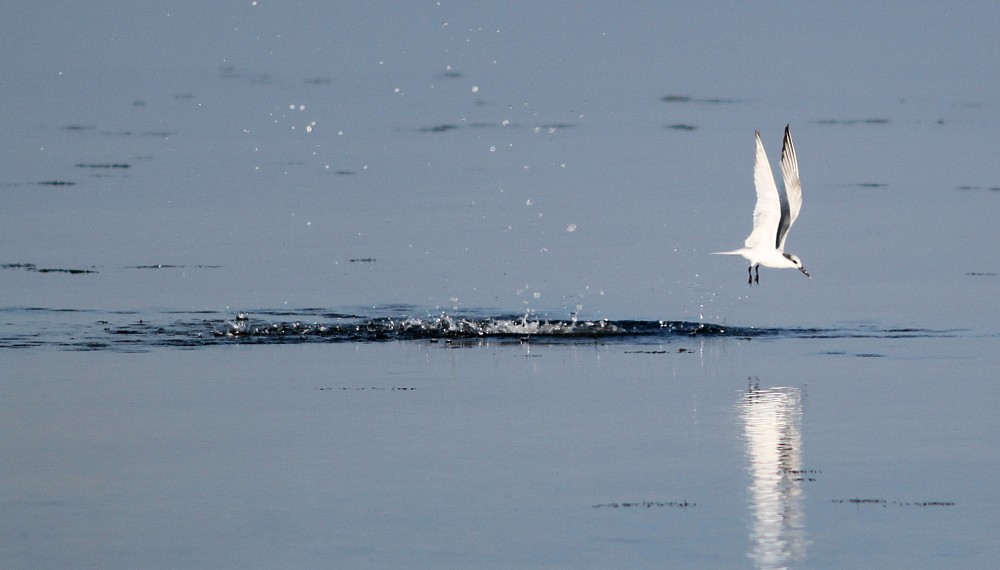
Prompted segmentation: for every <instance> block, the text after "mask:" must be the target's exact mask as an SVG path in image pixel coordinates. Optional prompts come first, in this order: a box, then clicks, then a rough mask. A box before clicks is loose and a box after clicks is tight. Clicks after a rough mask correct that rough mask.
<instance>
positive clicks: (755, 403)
mask: <svg viewBox="0 0 1000 570" xmlns="http://www.w3.org/2000/svg"><path fill="white" fill-rule="evenodd" d="M739 411H740V417H741V418H742V420H743V432H744V436H745V439H746V441H745V445H746V457H747V469H748V471H749V473H750V508H751V510H752V513H753V516H752V521H753V522H752V528H751V531H750V539H751V550H750V558H752V559H753V561H754V562H755V563H756V566H757V567H758V568H786V567H788V565H789V564H790V563H791V562H794V561H796V560H801V559H803V558H804V557H805V553H806V552H805V550H806V540H805V529H804V517H803V512H802V393H801V391H800V389H799V388H787V387H781V388H761V387H760V385H759V381H758V380H757V379H756V378H753V379H751V380H750V386H749V387H748V389H747V391H746V392H745V393H744V394H743V395H742V397H741V398H740V402H739Z"/></svg>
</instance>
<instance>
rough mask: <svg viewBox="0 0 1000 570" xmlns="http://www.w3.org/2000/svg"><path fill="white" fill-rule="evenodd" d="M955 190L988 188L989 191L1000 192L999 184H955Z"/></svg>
mask: <svg viewBox="0 0 1000 570" xmlns="http://www.w3.org/2000/svg"><path fill="white" fill-rule="evenodd" d="M955 189H956V190H989V191H990V192H1000V186H969V185H963V186H956V187H955Z"/></svg>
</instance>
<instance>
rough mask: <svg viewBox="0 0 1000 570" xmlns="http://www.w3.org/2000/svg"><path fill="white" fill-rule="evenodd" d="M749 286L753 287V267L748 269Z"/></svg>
mask: <svg viewBox="0 0 1000 570" xmlns="http://www.w3.org/2000/svg"><path fill="white" fill-rule="evenodd" d="M747 285H753V265H751V266H750V267H747Z"/></svg>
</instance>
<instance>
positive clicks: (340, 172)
mask: <svg viewBox="0 0 1000 570" xmlns="http://www.w3.org/2000/svg"><path fill="white" fill-rule="evenodd" d="M333 173H334V174H336V175H337V176H353V175H355V174H357V171H354V170H334V171H333Z"/></svg>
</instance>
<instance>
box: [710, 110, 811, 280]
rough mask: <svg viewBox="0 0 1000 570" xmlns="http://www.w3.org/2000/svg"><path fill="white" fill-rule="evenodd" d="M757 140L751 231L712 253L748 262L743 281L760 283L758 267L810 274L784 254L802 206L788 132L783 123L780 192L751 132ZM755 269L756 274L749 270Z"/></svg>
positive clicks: (794, 257) (789, 133)
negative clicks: (740, 241)
mask: <svg viewBox="0 0 1000 570" xmlns="http://www.w3.org/2000/svg"><path fill="white" fill-rule="evenodd" d="M755 135H756V139H757V154H756V161H755V162H754V167H753V182H754V186H756V187H757V205H756V206H754V209H753V231H752V232H750V235H749V236H748V237H747V239H746V241H745V242H743V245H744V247H741V248H740V249H734V250H733V251H719V252H716V255H742V256H743V257H744V258H745V259H746V260H747V261H749V262H750V267H748V268H747V274H748V276H749V279H748V281H747V283H754V282H755V281H756V282H758V283H759V282H760V266H761V265H763V266H764V267H772V268H774V269H792V268H794V269H798V270H799V271H801V272H802V273H804V274H805V276H806V277H811V276H810V275H809V272H808V271H806V269H805V267H802V261H800V260H799V258H798V257H796V256H795V255H792V254H791V253H785V238H787V237H788V230H790V229H791V228H792V224H794V223H795V218H797V217H799V210H800V209H802V181H801V180H800V179H799V162H798V160H796V158H795V146H794V145H793V144H792V135H791V132H790V131H789V130H788V126H787V125H786V126H785V142H784V144H782V146H781V174H782V178H783V181H784V184H782V187H783V188H784V192H779V191H778V186H777V185H776V184H775V183H774V175H773V174H772V173H771V164H770V163H769V162H768V161H767V154H766V153H765V152H764V143H762V142H760V131H755ZM754 270H756V275H753V271H754Z"/></svg>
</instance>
